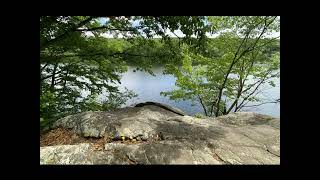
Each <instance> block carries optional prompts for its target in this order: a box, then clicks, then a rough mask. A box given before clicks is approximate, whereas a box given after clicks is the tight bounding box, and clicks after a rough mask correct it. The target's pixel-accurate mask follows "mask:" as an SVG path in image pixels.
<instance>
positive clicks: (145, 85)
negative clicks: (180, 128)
mask: <svg viewBox="0 0 320 180" xmlns="http://www.w3.org/2000/svg"><path fill="white" fill-rule="evenodd" d="M134 69H135V67H129V68H128V71H127V72H126V73H124V74H123V76H122V78H121V84H120V87H119V89H120V90H124V88H125V87H127V88H128V89H129V90H133V91H134V92H135V93H136V94H138V97H136V98H133V99H131V100H129V101H128V102H127V103H126V105H125V106H130V105H132V104H135V103H140V102H146V101H155V102H160V103H164V104H168V105H171V106H174V107H177V108H179V109H181V110H183V111H184V112H186V113H187V114H189V115H194V114H195V113H198V112H200V113H203V110H202V107H201V105H200V103H197V102H196V103H194V105H192V102H191V101H174V100H170V99H169V97H164V96H161V95H160V92H162V91H171V90H172V89H174V88H177V87H176V86H175V81H176V78H175V77H174V76H172V75H163V73H162V72H163V68H162V67H156V68H153V69H152V70H153V72H154V74H155V75H156V76H152V75H150V74H149V73H147V72H141V71H136V72H133V70H134ZM279 82H280V79H275V84H276V87H272V86H269V85H266V86H264V87H262V89H264V90H263V91H262V92H261V94H260V95H259V97H262V98H263V99H265V100H264V101H262V102H269V101H274V100H275V99H278V98H280V83H279ZM262 102H261V103H262ZM253 104H259V103H251V104H250V103H248V104H247V105H253ZM242 111H252V112H257V113H262V114H267V115H271V116H273V117H277V118H280V104H279V103H278V104H274V103H268V104H263V105H261V106H257V107H250V108H246V109H243V110H242Z"/></svg>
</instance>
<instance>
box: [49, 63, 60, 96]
mask: <svg viewBox="0 0 320 180" xmlns="http://www.w3.org/2000/svg"><path fill="white" fill-rule="evenodd" d="M57 67H58V63H56V64H55V65H54V67H53V72H52V77H51V86H50V91H51V92H53V91H54V85H55V78H56V77H55V75H56V71H57Z"/></svg>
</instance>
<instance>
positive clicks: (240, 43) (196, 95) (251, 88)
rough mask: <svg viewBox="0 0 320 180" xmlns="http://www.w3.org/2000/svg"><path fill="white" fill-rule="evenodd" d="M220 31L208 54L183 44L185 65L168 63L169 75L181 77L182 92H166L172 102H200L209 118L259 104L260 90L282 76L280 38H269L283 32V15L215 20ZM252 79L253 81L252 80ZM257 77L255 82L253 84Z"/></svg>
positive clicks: (182, 55) (208, 42)
mask: <svg viewBox="0 0 320 180" xmlns="http://www.w3.org/2000/svg"><path fill="white" fill-rule="evenodd" d="M209 21H210V22H211V25H212V26H214V27H215V28H216V30H217V31H220V32H221V34H220V36H218V37H217V38H214V39H212V40H210V41H207V43H206V44H205V46H204V47H205V48H204V50H203V51H195V50H194V48H192V47H190V46H188V45H183V46H182V48H181V49H182V51H181V57H182V59H181V62H182V66H181V67H180V66H173V65H170V64H168V65H167V69H166V73H169V74H174V75H175V76H176V77H177V81H176V85H177V86H178V87H179V89H177V90H174V91H171V92H163V93H162V94H163V95H166V96H170V98H171V99H175V100H179V99H183V100H186V99H191V100H193V101H199V102H200V104H201V105H202V107H203V110H204V113H205V115H207V116H220V115H223V114H228V113H230V112H231V111H234V112H236V111H239V110H241V109H242V108H243V107H245V105H246V104H247V103H248V102H249V101H251V102H254V101H259V100H260V99H259V98H257V96H256V95H257V93H259V88H260V87H261V86H262V85H263V84H265V83H269V84H270V85H272V86H274V82H273V81H272V78H274V77H279V76H280V73H279V71H278V70H279V64H280V56H279V55H280V54H279V53H280V52H279V48H280V46H279V39H277V38H263V37H264V36H265V35H266V34H267V33H270V32H272V31H274V32H277V31H279V20H278V19H277V17H210V18H209ZM249 79H251V80H249ZM252 79H253V80H252Z"/></svg>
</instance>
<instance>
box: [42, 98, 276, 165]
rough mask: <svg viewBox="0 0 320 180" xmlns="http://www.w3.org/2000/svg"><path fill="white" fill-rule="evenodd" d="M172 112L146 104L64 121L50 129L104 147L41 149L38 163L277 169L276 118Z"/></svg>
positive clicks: (72, 145)
mask: <svg viewBox="0 0 320 180" xmlns="http://www.w3.org/2000/svg"><path fill="white" fill-rule="evenodd" d="M165 106H166V107H168V106H167V105H165ZM175 109H176V108H171V110H168V109H165V108H163V107H161V106H158V105H157V104H153V105H151V104H150V103H149V104H145V105H139V106H138V107H128V108H122V109H117V110H114V111H109V112H84V113H80V114H76V115H72V116H67V117H65V118H62V119H60V120H58V121H56V123H55V124H54V125H53V129H55V128H65V129H70V130H71V131H73V132H74V133H76V134H78V135H79V136H82V137H95V138H103V139H104V140H105V143H104V147H103V148H102V150H95V149H94V148H92V147H93V144H92V143H79V144H71V145H54V146H44V147H40V164H146V165H147V164H280V119H276V118H273V117H270V116H266V115H261V114H256V113H252V112H238V113H233V114H229V115H225V116H221V117H217V118H205V119H199V118H195V117H191V116H187V115H184V116H183V115H179V114H182V113H181V112H182V111H181V110H178V111H179V112H178V113H175V112H174V110H175ZM126 142H130V143H126Z"/></svg>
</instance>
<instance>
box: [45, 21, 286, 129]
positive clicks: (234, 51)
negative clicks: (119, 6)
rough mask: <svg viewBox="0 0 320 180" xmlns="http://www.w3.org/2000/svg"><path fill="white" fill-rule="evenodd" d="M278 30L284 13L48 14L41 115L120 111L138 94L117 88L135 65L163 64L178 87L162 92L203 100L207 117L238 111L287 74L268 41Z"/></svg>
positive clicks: (273, 44)
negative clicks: (125, 74)
mask: <svg viewBox="0 0 320 180" xmlns="http://www.w3.org/2000/svg"><path fill="white" fill-rule="evenodd" d="M176 30H179V31H180V32H181V33H182V34H183V35H184V36H179V35H177V34H176V33H175V31H176ZM279 31H280V23H279V17H277V16H245V17H243V16H227V17H226V16H218V17H216V16H175V17H172V16H158V17H155V16H105V17H103V16H42V17H40V90H41V94H40V115H41V118H42V119H44V120H45V121H43V122H46V123H47V122H51V121H53V120H56V119H57V118H60V117H62V116H65V115H68V114H73V113H77V112H82V111H88V110H93V111H96V110H110V109H113V108H117V107H119V106H121V105H122V104H124V103H125V102H126V100H128V99H129V98H132V97H135V96H136V95H135V93H134V92H132V91H130V90H128V89H126V90H125V91H120V90H119V89H118V87H117V83H121V82H120V79H121V74H122V73H124V72H126V71H127V67H128V66H130V65H132V66H136V67H137V70H141V71H147V72H149V73H150V74H153V72H152V71H151V68H152V66H153V65H162V66H164V67H165V73H167V74H172V75H174V76H175V77H176V78H177V81H176V85H177V86H178V87H179V89H176V90H173V91H171V92H162V95H165V96H169V97H170V98H171V99H174V100H180V99H184V100H193V101H198V102H199V103H200V104H201V105H202V107H203V110H204V113H205V115H207V116H219V115H222V114H228V113H230V112H232V111H233V112H236V111H239V110H241V109H242V108H243V107H245V106H246V104H247V103H248V102H253V101H259V99H258V98H257V97H256V94H257V93H259V89H260V87H261V86H262V85H263V84H265V83H269V84H270V85H274V83H273V81H272V78H273V77H279V76H280V74H279V62H280V52H279V48H280V44H279V39H278V38H277V37H268V36H269V35H270V34H272V33H274V32H279ZM168 32H172V34H171V35H169V34H168ZM208 34H216V35H217V36H216V37H214V38H209V37H208ZM108 35H111V36H113V38H106V36H108ZM84 90H85V91H87V92H88V96H85V95H83V94H82V92H83V91H84ZM101 94H104V95H105V97H103V99H98V97H99V95H101ZM279 102H280V100H279ZM44 124H45V123H44Z"/></svg>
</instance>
